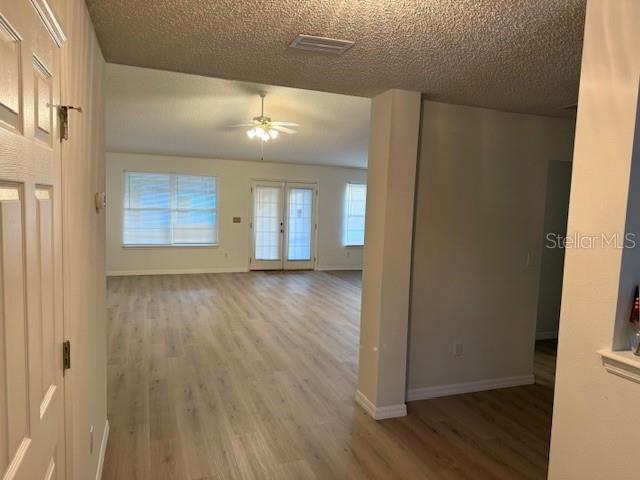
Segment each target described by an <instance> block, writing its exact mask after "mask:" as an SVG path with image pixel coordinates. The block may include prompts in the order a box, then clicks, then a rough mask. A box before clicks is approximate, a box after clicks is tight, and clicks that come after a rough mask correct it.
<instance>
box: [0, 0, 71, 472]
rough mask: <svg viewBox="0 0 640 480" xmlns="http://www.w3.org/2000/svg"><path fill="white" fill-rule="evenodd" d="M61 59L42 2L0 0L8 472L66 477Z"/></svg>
mask: <svg viewBox="0 0 640 480" xmlns="http://www.w3.org/2000/svg"><path fill="white" fill-rule="evenodd" d="M35 3H37V4H38V5H40V6H42V5H44V4H45V3H46V2H45V1H44V0H38V2H35ZM47 10H49V9H47ZM51 12H53V10H51ZM59 65H60V50H59V48H58V46H57V44H56V43H55V42H54V40H53V37H52V35H50V33H49V31H48V30H47V28H46V27H45V26H44V23H43V22H42V21H41V19H40V16H39V14H38V13H37V12H36V10H35V8H34V3H33V2H31V1H30V0H0V387H1V390H0V477H2V478H3V480H27V479H28V480H33V479H53V478H64V476H65V455H64V454H65V445H64V405H63V399H64V383H63V375H62V358H61V351H62V341H63V332H62V255H61V247H62V244H61V210H60V198H61V195H60V179H61V165H60V143H59V141H57V140H55V137H56V132H57V130H58V120H57V115H54V112H55V108H54V107H53V106H54V105H58V104H59V103H60V94H59V92H60V79H59V68H60V66H59Z"/></svg>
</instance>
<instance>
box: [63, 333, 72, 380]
mask: <svg viewBox="0 0 640 480" xmlns="http://www.w3.org/2000/svg"><path fill="white" fill-rule="evenodd" d="M70 368H71V342H70V341H69V340H67V341H65V342H64V343H63V344H62V373H63V374H64V372H65V371H67V370H69V369H70Z"/></svg>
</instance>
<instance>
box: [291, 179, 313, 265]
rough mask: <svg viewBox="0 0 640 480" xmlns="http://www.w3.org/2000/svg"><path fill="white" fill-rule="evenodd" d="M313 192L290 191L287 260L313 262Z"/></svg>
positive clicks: (292, 189) (304, 189)
mask: <svg viewBox="0 0 640 480" xmlns="http://www.w3.org/2000/svg"><path fill="white" fill-rule="evenodd" d="M312 206H313V190H311V189H308V188H291V189H290V190H289V218H288V222H287V223H288V239H289V243H288V245H287V259H288V260H311V234H312V230H313V229H312V221H313V215H312V212H313V210H312Z"/></svg>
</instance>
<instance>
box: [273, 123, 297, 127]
mask: <svg viewBox="0 0 640 480" xmlns="http://www.w3.org/2000/svg"><path fill="white" fill-rule="evenodd" d="M271 125H278V126H281V127H299V126H300V124H299V123H295V122H271Z"/></svg>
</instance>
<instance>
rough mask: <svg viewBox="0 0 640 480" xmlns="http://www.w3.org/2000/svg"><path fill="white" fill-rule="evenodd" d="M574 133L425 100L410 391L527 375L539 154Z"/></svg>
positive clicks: (483, 384)
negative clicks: (458, 350) (456, 350)
mask: <svg viewBox="0 0 640 480" xmlns="http://www.w3.org/2000/svg"><path fill="white" fill-rule="evenodd" d="M572 144H573V122H572V121H571V120H564V119H554V118H546V117H539V116H532V115H521V114H513V113H505V112H499V111H494V110H487V109H481V108H473V107H464V106H456V105H448V104H443V103H435V102H424V104H423V114H422V142H421V150H420V157H419V161H418V179H417V184H418V186H417V197H416V211H415V233H414V235H415V236H414V253H413V273H412V293H411V315H410V326H409V328H410V339H409V380H408V388H409V399H410V400H411V399H417V398H428V397H430V396H437V395H442V394H447V393H457V392H460V391H465V390H474V389H476V390H481V389H485V388H491V387H493V386H504V385H508V384H522V383H530V382H531V381H532V367H533V348H534V337H535V329H536V310H537V299H538V276H539V272H540V261H539V259H540V254H541V249H542V237H543V219H544V208H545V185H546V179H547V164H548V162H549V161H551V160H566V159H569V158H570V157H571V149H572ZM455 343H461V344H462V355H460V356H454V344H455Z"/></svg>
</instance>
